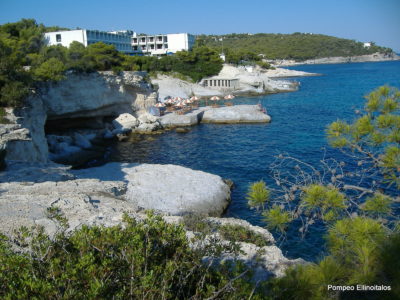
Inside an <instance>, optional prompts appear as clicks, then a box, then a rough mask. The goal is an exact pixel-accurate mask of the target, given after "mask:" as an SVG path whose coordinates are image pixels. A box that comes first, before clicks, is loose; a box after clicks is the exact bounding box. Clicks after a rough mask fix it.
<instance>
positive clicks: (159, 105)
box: [154, 103, 165, 107]
mask: <svg viewBox="0 0 400 300" xmlns="http://www.w3.org/2000/svg"><path fill="white" fill-rule="evenodd" d="M154 106H155V107H165V104H164V103H156V104H155V105H154Z"/></svg>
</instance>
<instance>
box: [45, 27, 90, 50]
mask: <svg viewBox="0 0 400 300" xmlns="http://www.w3.org/2000/svg"><path fill="white" fill-rule="evenodd" d="M57 34H61V42H57V39H56V35H57ZM44 37H45V40H46V43H47V45H50V46H53V45H62V46H64V47H69V45H70V44H71V43H72V42H73V41H77V42H79V43H82V44H84V45H85V46H87V38H86V30H84V29H79V30H70V31H57V32H48V33H45V34H44Z"/></svg>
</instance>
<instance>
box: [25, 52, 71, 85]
mask: <svg viewBox="0 0 400 300" xmlns="http://www.w3.org/2000/svg"><path fill="white" fill-rule="evenodd" d="M65 71H66V67H65V65H64V63H63V62H62V61H61V60H59V59H58V58H55V57H52V58H50V59H49V60H46V61H45V62H44V63H42V64H41V65H40V66H38V67H37V68H35V69H34V70H33V74H34V76H35V77H36V78H37V79H38V80H40V81H60V80H62V79H64V78H65V75H64V73H65Z"/></svg>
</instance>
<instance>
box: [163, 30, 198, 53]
mask: <svg viewBox="0 0 400 300" xmlns="http://www.w3.org/2000/svg"><path fill="white" fill-rule="evenodd" d="M167 36H168V52H173V53H175V52H177V51H182V50H190V49H192V47H193V44H194V37H193V36H192V35H190V34H187V33H174V34H167Z"/></svg>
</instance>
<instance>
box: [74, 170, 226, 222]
mask: <svg viewBox="0 0 400 300" xmlns="http://www.w3.org/2000/svg"><path fill="white" fill-rule="evenodd" d="M74 174H76V175H77V177H78V178H91V177H93V176H97V178H99V179H100V180H123V181H125V182H126V183H127V192H126V194H125V199H126V200H127V201H129V202H130V203H131V204H132V207H134V208H135V209H154V210H158V211H161V212H163V213H167V214H171V215H183V214H186V213H201V214H206V215H213V216H220V215H221V214H222V213H223V212H224V210H225V209H226V207H227V206H228V204H229V201H230V189H229V187H228V185H227V184H226V183H225V182H224V181H223V180H222V178H221V177H219V176H217V175H213V174H209V173H205V172H202V171H195V170H192V169H189V168H185V167H181V166H176V165H158V164H155V165H152V164H141V165H133V164H119V163H110V164H107V165H105V166H102V167H99V168H91V169H85V170H80V171H75V172H74ZM115 177H117V179H116V178H115Z"/></svg>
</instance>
